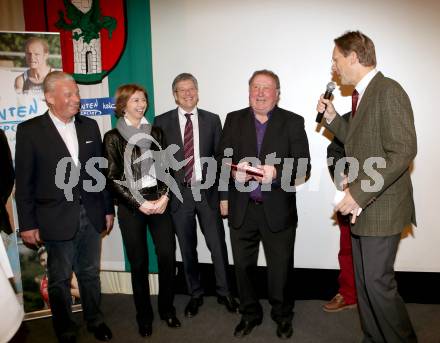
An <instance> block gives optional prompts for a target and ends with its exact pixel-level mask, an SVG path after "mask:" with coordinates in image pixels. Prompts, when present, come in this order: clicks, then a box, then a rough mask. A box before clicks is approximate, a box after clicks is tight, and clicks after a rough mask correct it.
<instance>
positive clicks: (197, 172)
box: [177, 106, 202, 183]
mask: <svg viewBox="0 0 440 343" xmlns="http://www.w3.org/2000/svg"><path fill="white" fill-rule="evenodd" d="M177 112H178V113H179V115H178V118H179V126H180V133H181V135H182V143H183V145H185V142H184V141H183V139H184V137H185V125H186V117H185V114H186V113H192V116H191V121H192V124H193V141H194V173H193V180H192V182H193V183H197V182H201V181H202V166H201V164H200V145H199V112H198V111H197V107H194V108H193V109H192V111H190V112H186V111H185V110H184V109H183V108H181V107H180V106H179V107H178V109H177Z"/></svg>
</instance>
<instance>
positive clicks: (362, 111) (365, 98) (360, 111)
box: [346, 72, 383, 141]
mask: <svg viewBox="0 0 440 343" xmlns="http://www.w3.org/2000/svg"><path fill="white" fill-rule="evenodd" d="M382 79H383V74H382V73H381V72H378V73H377V74H376V75H375V76H374V77H373V79H372V80H371V81H370V83H369V84H368V86H367V88H366V89H365V92H364V94H363V95H362V98H361V102H360V103H359V106H358V108H357V110H356V115H355V116H354V118H352V117H351V116H350V119H349V123H350V125H349V129H348V133H347V138H346V141H349V140H350V138H351V136H353V134H354V132H355V131H356V130H357V128H358V127H359V125H360V124H361V122H362V118H363V117H364V116H366V115H368V113H367V112H366V110H367V108H368V105H369V104H370V103H371V102H372V101H374V97H373V96H372V95H373V94H374V92H375V90H376V87H377V84H378V83H379V82H380V81H381V80H382Z"/></svg>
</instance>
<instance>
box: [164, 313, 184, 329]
mask: <svg viewBox="0 0 440 343" xmlns="http://www.w3.org/2000/svg"><path fill="white" fill-rule="evenodd" d="M162 320H165V322H166V323H167V325H168V327H170V328H180V327H181V326H182V324H181V323H180V320H179V319H177V317H176V316H175V315H172V316H169V317H166V318H162Z"/></svg>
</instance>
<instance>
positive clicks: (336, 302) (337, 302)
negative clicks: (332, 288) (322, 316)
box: [322, 293, 357, 312]
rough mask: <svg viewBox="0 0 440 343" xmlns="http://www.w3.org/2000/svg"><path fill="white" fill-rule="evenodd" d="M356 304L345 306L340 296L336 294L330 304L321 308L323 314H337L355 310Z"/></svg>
mask: <svg viewBox="0 0 440 343" xmlns="http://www.w3.org/2000/svg"><path fill="white" fill-rule="evenodd" d="M356 306H357V305H356V304H347V303H346V302H345V300H344V297H343V296H342V295H341V294H339V293H338V294H336V295H335V296H334V297H333V299H332V300H330V302H328V303H327V304H325V305H323V306H322V309H323V310H324V311H325V312H339V311H342V310H349V309H351V308H355V307H356Z"/></svg>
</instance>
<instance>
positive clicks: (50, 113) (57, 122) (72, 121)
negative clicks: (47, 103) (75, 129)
mask: <svg viewBox="0 0 440 343" xmlns="http://www.w3.org/2000/svg"><path fill="white" fill-rule="evenodd" d="M49 117H50V119H52V121H53V122H54V124H55V125H56V126H60V125H63V126H66V125H69V124H71V123H74V122H75V116H73V117H72V119H71V120H70V121H69V122H68V123H65V122H63V121H62V120H61V119H60V118H58V117H57V116H56V115H55V114H53V113H52V111H51V110H49Z"/></svg>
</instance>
